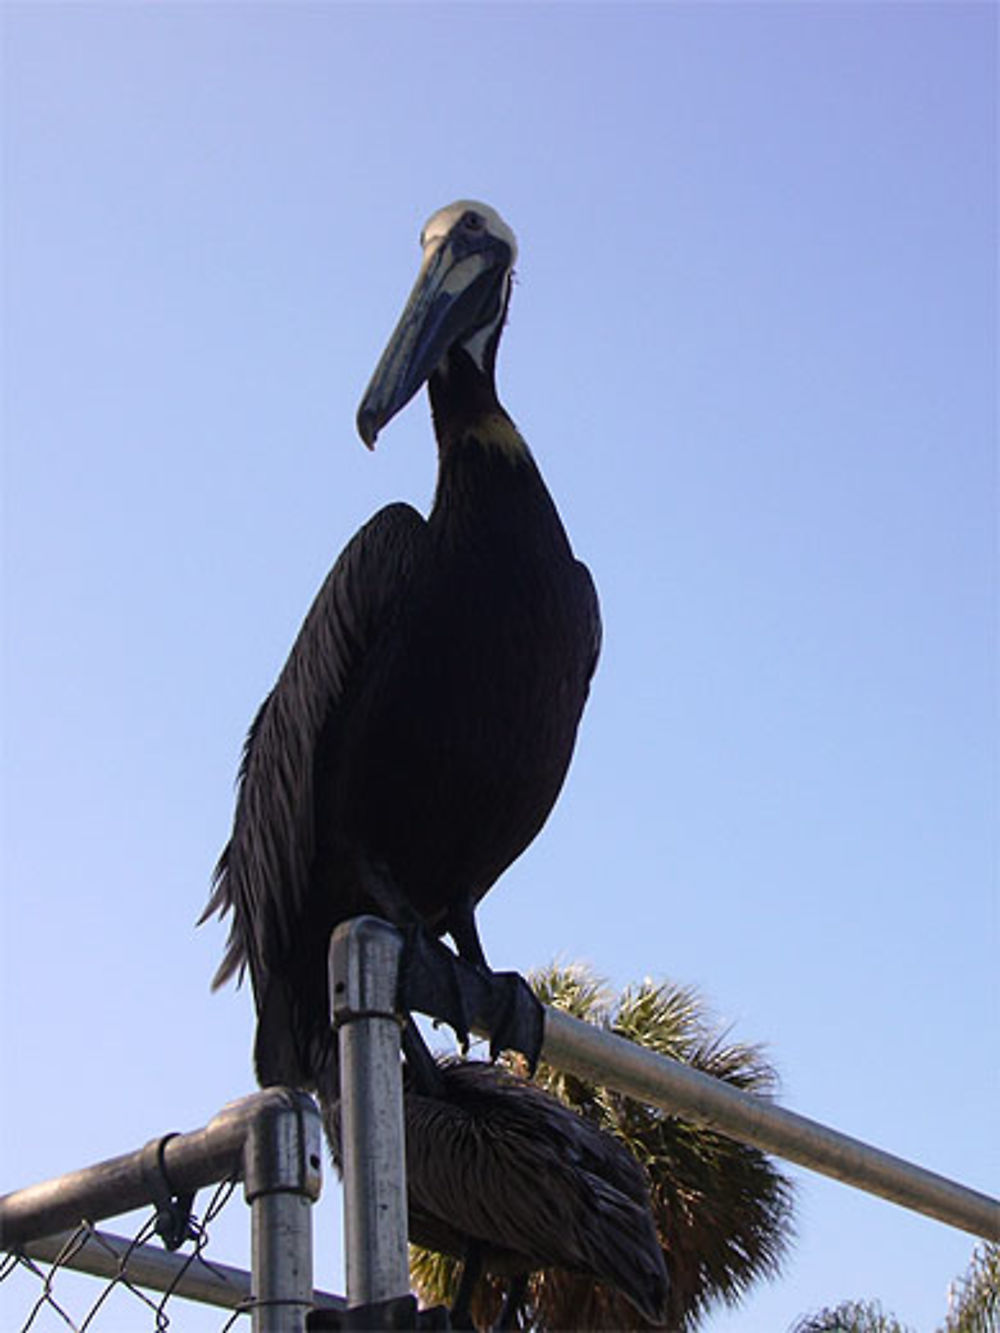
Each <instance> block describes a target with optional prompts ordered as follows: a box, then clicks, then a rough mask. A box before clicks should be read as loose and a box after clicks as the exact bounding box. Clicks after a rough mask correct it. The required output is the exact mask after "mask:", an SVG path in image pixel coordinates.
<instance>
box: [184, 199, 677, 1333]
mask: <svg viewBox="0 0 1000 1333" xmlns="http://www.w3.org/2000/svg"><path fill="white" fill-rule="evenodd" d="M421 243H422V245H423V251H424V258H423V264H422V266H421V269H420V273H419V276H418V278H417V282H416V285H415V287H414V289H413V292H412V294H411V296H410V298H409V301H408V303H407V305H406V307H405V309H404V311H403V314H402V316H401V318H400V320H399V323H398V325H397V327H396V329H395V331H394V333H393V334H392V336H391V338H390V340H389V343H388V346H387V347H386V350H385V352H384V353H383V356H382V359H381V361H380V362H379V365H378V367H377V369H376V371H375V373H374V375H373V377H372V380H371V383H370V384H369V386H368V389H367V391H366V392H365V395H364V398H363V399H362V402H361V406H360V408H359V410H358V430H359V433H360V435H361V437H362V439H363V440H364V442H365V443H366V444H367V445H369V446H372V445H373V444H374V442H375V438H376V436H377V434H378V432H379V431H380V430H381V428H382V427H383V426H384V425H385V424H386V423H387V422H388V421H389V420H390V419H391V418H392V417H393V416H394V415H395V414H396V413H397V412H399V411H400V410H401V409H402V408H403V407H404V406H405V404H406V403H407V402H408V401H409V400H410V398H412V397H413V395H414V394H415V393H416V392H417V391H418V389H419V388H420V387H421V386H422V385H423V384H424V383H427V385H428V388H429V393H430V401H431V409H432V413H433V419H434V429H435V434H436V436H437V444H438V480H437V490H436V494H435V497H434V504H433V507H432V509H431V511H430V514H429V515H428V517H427V518H426V519H425V518H423V517H422V516H421V515H420V514H419V513H417V511H416V510H415V509H412V508H411V507H410V506H408V505H405V504H393V505H389V506H388V507H387V508H385V509H383V510H381V511H380V512H379V513H378V514H376V515H375V517H374V518H372V519H371V520H370V522H368V523H367V524H366V525H365V526H364V527H363V528H362V529H361V531H360V532H359V533H358V534H357V535H356V536H355V537H354V538H353V539H352V541H351V542H350V543H349V544H348V546H347V548H346V549H345V550H344V552H343V554H342V555H341V556H340V557H339V559H338V560H337V562H336V564H335V565H334V567H333V569H332V571H331V572H330V574H329V575H328V577H327V579H326V582H325V583H324V585H323V587H322V588H321V589H320V592H319V595H318V596H317V598H316V600H315V602H314V603H313V606H312V608H311V610H310V611H309V613H308V615H307V617H306V619H305V622H304V624H303V626H302V629H301V631H300V632H299V636H298V638H297V640H296V642H295V644H294V646H293V648H292V651H291V655H290V656H289V659H288V662H287V663H286V665H285V667H284V669H283V671H282V673H281V675H280V677H279V679H278V681H277V684H276V685H275V686H274V689H273V690H272V691H271V693H270V694H269V695H268V697H267V699H266V700H265V701H264V703H263V705H262V706H261V708H260V711H259V712H258V714H257V717H256V718H255V720H254V722H253V724H252V726H251V728H250V733H249V735H248V738H247V742H246V747H245V750H244V755H243V762H242V766H241V770H240V779H239V794H238V798H237V806H236V814H235V818H234V822H233V830H232V835H231V838H230V840H229V844H228V846H227V847H226V848H225V850H224V851H223V853H222V856H221V858H220V860H219V863H218V866H217V869H216V880H215V888H214V892H213V894H212V898H211V901H210V903H209V905H208V908H207V909H206V912H205V915H206V916H207V915H209V914H210V913H211V912H212V911H214V910H218V911H220V912H221V913H223V914H224V913H226V912H231V913H232V918H233V920H232V926H231V931H230V936H229V942H228V947H227V950H226V954H225V957H224V959H223V962H222V965H221V967H220V968H219V971H218V973H217V975H216V977H215V983H214V984H215V985H216V986H218V985H220V984H221V983H222V982H224V981H225V980H226V979H227V978H229V977H230V976H232V975H233V974H234V973H236V972H242V970H243V969H244V968H249V972H250V978H251V982H252V984H253V991H254V999H255V1002H256V1006H257V1016H258V1026H257V1036H256V1041H255V1062H256V1068H257V1075H258V1078H259V1079H260V1081H261V1083H262V1084H265V1085H267V1084H272V1083H285V1084H291V1085H294V1086H298V1087H305V1088H311V1089H316V1090H317V1091H318V1093H319V1095H320V1100H321V1102H322V1104H323V1108H324V1116H325V1120H326V1124H327V1131H328V1137H329V1138H330V1142H331V1147H332V1149H333V1152H334V1156H335V1158H337V1156H338V1154H339V1102H338V1096H339V1088H338V1080H337V1051H336V1044H335V1041H334V1040H333V1038H332V1036H331V1033H330V1024H329V1003H328V994H327V950H328V944H329V939H330V935H331V933H332V931H333V929H334V927H335V926H336V925H338V924H339V923H340V922H342V921H345V920H347V919H349V918H350V917H354V916H357V915H359V914H362V913H366V912H371V913H374V914H375V915H378V916H381V917H383V918H386V919H388V920H390V921H393V922H395V923H396V924H398V925H404V926H410V927H416V928H417V929H426V930H427V931H428V932H430V933H431V934H432V935H433V936H439V935H442V934H449V935H450V936H451V937H452V940H453V942H454V944H455V946H456V948H457V949H458V952H459V954H460V955H461V956H463V957H464V958H465V959H467V960H468V961H469V962H471V963H473V964H475V965H477V966H479V967H483V968H485V966H486V962H485V957H484V954H483V950H482V947H481V944H480V941H479V937H478V933H477V930H476V925H475V915H474V914H475V908H476V905H477V904H478V903H479V901H480V899H481V898H482V897H483V895H484V894H485V893H486V892H487V891H488V890H489V888H490V887H491V886H492V885H493V884H494V882H495V881H496V879H497V878H498V876H499V875H501V874H502V872H503V871H504V870H505V869H506V868H507V866H509V865H510V863H511V862H512V861H513V860H514V859H515V858H516V857H517V856H519V855H520V853H521V852H522V851H523V850H524V849H525V847H527V846H528V844H529V843H530V842H531V840H532V839H533V838H534V837H535V835H536V834H537V833H538V831H539V829H540V828H541V827H542V825H543V824H544V822H545V820H546V818H547V816H548V814H549V811H550V810H551V809H552V806H553V804H554V802H555V800H556V797H557V795H558V793H559V790H560V788H561V786H562V783H563V779H564V777H565V775H566V770H567V766H568V765H569V761H570V757H571V755H572V751H573V746H574V742H575V739H576V732H577V726H578V723H579V721H580V715H581V713H582V711H583V707H584V703H585V701H586V698H587V693H588V690H589V686H590V680H591V677H592V675H593V672H594V668H595V665H596V662H597V656H598V652H599V647H600V614H599V611H598V603H597V595H596V593H595V591H594V585H593V582H592V581H591V578H590V575H589V573H588V572H587V570H586V568H585V567H584V566H583V565H582V564H580V563H579V562H578V561H577V560H576V559H575V558H574V555H573V552H572V550H571V548H570V544H569V541H568V540H567V537H566V533H565V531H564V530H563V525H562V523H561V521H560V519H559V515H558V513H557V511H556V507H555V505H554V504H553V501H552V499H551V497H550V495H549V493H548V491H547V490H546V488H545V484H544V482H543V481H542V477H541V474H540V473H539V470H538V468H537V466H536V464H535V462H534V460H533V458H532V456H531V453H530V451H529V449H528V447H527V445H526V444H525V442H524V440H523V439H522V438H521V436H520V434H519V433H518V431H517V429H516V427H515V426H514V424H513V422H512V421H511V419H510V417H509V416H508V415H507V413H506V412H505V411H504V409H503V408H502V407H501V405H500V402H499V400H498V398H497V392H496V384H495V379H494V370H495V364H496V355H497V347H498V344H499V341H500V334H501V331H502V328H503V325H504V320H505V318H506V314H507V306H508V302H509V300H510V289H511V273H512V269H513V264H514V259H515V256H516V244H515V240H514V236H513V233H512V232H511V231H510V229H509V227H507V225H506V224H505V223H504V222H503V221H502V220H501V219H500V217H499V216H498V215H497V213H496V212H494V210H493V209H491V208H489V207H487V206H486V205H485V204H479V203H473V202H469V201H461V202H459V203H455V204H451V205H450V206H449V207H447V208H443V209H441V210H440V211H439V212H437V213H435V214H434V216H433V217H432V218H431V219H430V221H429V222H428V223H427V225H426V227H425V228H424V231H423V235H422V237H421ZM404 1045H405V1051H406V1058H407V1069H406V1080H407V1082H406V1097H405V1108H406V1110H405V1114H406V1130H407V1159H408V1194H409V1207H410V1221H411V1225H412V1229H413V1236H414V1239H416V1240H418V1241H420V1242H421V1243H422V1244H424V1245H426V1246H429V1247H434V1248H440V1249H443V1250H445V1251H446V1252H448V1253H451V1254H455V1255H458V1256H459V1257H461V1258H463V1259H464V1260H465V1261H466V1265H467V1274H466V1281H465V1284H464V1291H465V1294H464V1296H463V1298H462V1301H464V1303H465V1306H466V1309H467V1301H468V1294H469V1292H470V1290H471V1286H472V1284H474V1282H475V1278H476V1275H477V1274H478V1272H479V1271H480V1270H481V1269H482V1268H486V1269H487V1270H488V1271H499V1272H501V1273H505V1274H508V1275H511V1276H512V1277H514V1278H515V1279H518V1280H523V1279H524V1278H525V1277H526V1275H527V1274H528V1273H530V1272H531V1271H533V1270H535V1269H537V1268H539V1267H547V1266H553V1265H554V1266H558V1267H564V1268H568V1269H570V1270H572V1271H574V1272H584V1273H587V1274H590V1275H592V1276H594V1277H596V1278H597V1279H598V1280H604V1281H608V1282H610V1283H612V1284H614V1285H615V1286H616V1287H618V1288H619V1289H620V1290H621V1291H622V1292H623V1293H624V1294H625V1295H626V1296H627V1297H628V1298H629V1299H630V1300H631V1301H632V1302H633V1303H634V1305H635V1306H636V1308H637V1309H638V1310H640V1311H641V1312H642V1313H643V1314H644V1315H645V1316H646V1317H648V1318H650V1319H654V1320H655V1319H656V1318H657V1317H658V1316H659V1314H660V1312H661V1311H662V1308H663V1303H664V1300H665V1296H666V1281H667V1279H666V1272H665V1269H664V1266H663V1258H662V1254H661V1252H660V1250H659V1247H658V1244H657V1242H656V1236H655V1230H654V1228H653V1223H652V1220H651V1216H650V1213H649V1207H648V1199H647V1197H646V1192H645V1190H646V1187H645V1183H644V1178H643V1175H642V1172H641V1170H640V1168H639V1167H638V1165H637V1164H636V1163H635V1162H634V1160H633V1159H632V1158H631V1157H630V1156H629V1154H628V1152H627V1151H626V1150H625V1149H624V1148H622V1147H621V1146H620V1145H619V1144H618V1143H617V1142H615V1140H614V1139H612V1138H611V1137H610V1136H608V1135H606V1134H604V1133H602V1132H601V1131H600V1130H598V1129H596V1128H594V1127H593V1126H591V1125H590V1124H589V1123H587V1122H586V1121H584V1120H583V1119H582V1118H580V1117H578V1116H576V1115H575V1114H574V1113H573V1112H572V1111H570V1110H568V1109H567V1108H565V1107H563V1106H562V1105H561V1104H560V1103H559V1102H558V1101H556V1100H555V1099H553V1098H552V1097H550V1096H548V1095H547V1094H545V1093H543V1092H541V1091H540V1090H539V1089H537V1088H535V1087H533V1086H532V1085H531V1084H528V1083H525V1082H524V1081H523V1080H516V1079H513V1078H512V1077H511V1076H509V1075H507V1074H505V1073H504V1072H503V1071H502V1070H500V1069H498V1068H495V1067H493V1066H489V1065H482V1064H478V1063H456V1064H446V1065H445V1066H444V1067H438V1066H437V1065H435V1062H434V1061H433V1060H432V1059H431V1058H430V1056H429V1055H428V1053H427V1052H426V1048H425V1047H423V1046H422V1043H421V1042H420V1040H419V1035H418V1034H417V1033H416V1029H415V1028H414V1027H413V1025H412V1024H410V1025H408V1030H407V1034H406V1036H405V1038H404ZM514 1295H515V1296H516V1288H515V1292H514ZM462 1301H460V1303H459V1309H458V1311H457V1316H458V1318H459V1319H460V1320H461V1319H462V1318H464V1317H467V1316H466V1315H464V1314H463V1311H462Z"/></svg>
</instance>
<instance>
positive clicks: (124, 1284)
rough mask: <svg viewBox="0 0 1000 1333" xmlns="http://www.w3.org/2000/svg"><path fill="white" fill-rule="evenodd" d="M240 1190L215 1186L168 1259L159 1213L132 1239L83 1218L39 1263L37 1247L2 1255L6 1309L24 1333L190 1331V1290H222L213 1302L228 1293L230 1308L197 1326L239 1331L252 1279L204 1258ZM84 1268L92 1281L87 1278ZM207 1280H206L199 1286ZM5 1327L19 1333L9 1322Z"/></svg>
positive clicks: (231, 1184) (229, 1184) (229, 1183)
mask: <svg viewBox="0 0 1000 1333" xmlns="http://www.w3.org/2000/svg"><path fill="white" fill-rule="evenodd" d="M235 1188H236V1181H235V1180H234V1179H230V1180H225V1181H223V1182H221V1183H220V1184H219V1185H218V1186H217V1187H216V1188H215V1189H214V1191H213V1192H212V1194H211V1195H210V1197H209V1201H208V1204H207V1206H206V1207H205V1209H204V1211H203V1212H202V1213H201V1215H200V1216H197V1215H194V1214H193V1215H192V1216H191V1218H190V1224H189V1229H188V1238H187V1240H186V1241H185V1243H184V1245H183V1246H181V1247H180V1248H179V1249H178V1250H177V1251H175V1252H174V1254H173V1255H172V1256H169V1257H168V1256H167V1252H166V1251H165V1250H164V1249H163V1248H161V1246H160V1245H159V1243H158V1242H157V1239H156V1237H157V1233H156V1225H157V1212H156V1210H155V1209H154V1210H153V1211H152V1212H151V1214H150V1215H149V1216H148V1217H147V1218H146V1219H145V1220H144V1221H143V1222H142V1224H141V1225H140V1227H139V1229H138V1230H137V1232H136V1233H135V1235H134V1236H133V1237H132V1238H131V1239H127V1238H122V1237H118V1236H111V1235H108V1234H107V1233H105V1232H103V1231H100V1230H98V1229H97V1228H96V1227H94V1226H92V1225H91V1224H90V1223H89V1222H87V1221H81V1222H80V1224H79V1226H78V1227H76V1229H75V1230H73V1231H71V1232H69V1233H65V1234H63V1235H60V1237H59V1241H60V1243H59V1245H58V1249H57V1252H56V1253H55V1254H54V1255H52V1257H51V1258H48V1257H47V1258H45V1259H39V1258H38V1257H34V1256H33V1255H32V1254H31V1253H29V1251H31V1250H35V1252H36V1254H37V1250H38V1247H37V1246H26V1247H25V1248H24V1250H22V1251H19V1252H15V1253H10V1254H6V1255H4V1256H3V1257H2V1258H0V1293H2V1294H3V1295H5V1296H6V1297H8V1299H7V1300H5V1302H4V1304H5V1307H6V1308H8V1309H12V1308H17V1309H18V1310H23V1311H24V1317H23V1321H22V1322H21V1323H20V1324H18V1325H17V1326H16V1327H17V1329H18V1330H19V1333H28V1330H31V1333H48V1331H49V1330H59V1331H60V1333H64V1331H65V1330H73V1333H85V1330H92V1331H93V1333H98V1330H124V1329H129V1330H140V1329H149V1330H151V1333H166V1330H169V1329H172V1328H173V1329H175V1330H176V1329H185V1330H186V1329H187V1328H188V1327H189V1326H190V1312H191V1310H192V1307H191V1305H190V1304H189V1303H188V1302H189V1301H190V1300H191V1299H192V1296H191V1295H190V1294H188V1293H190V1292H191V1291H192V1290H198V1289H199V1288H204V1287H205V1286H207V1285H209V1284H210V1285H211V1286H212V1287H213V1288H216V1289H217V1291H218V1295H217V1296H213V1297H212V1298H211V1299H212V1302H213V1304H217V1303H218V1302H219V1300H220V1299H226V1288H227V1287H228V1288H229V1291H230V1298H229V1299H228V1300H226V1304H227V1305H228V1306H229V1307H230V1308H229V1309H227V1310H219V1311H218V1312H217V1322H215V1321H214V1320H213V1321H212V1322H211V1323H208V1322H204V1321H199V1324H200V1326H201V1327H205V1328H208V1327H214V1328H217V1329H218V1330H219V1333H227V1331H228V1330H230V1329H232V1328H234V1327H239V1326H240V1325H241V1323H242V1321H241V1320H240V1315H241V1314H243V1313H246V1312H247V1311H248V1310H249V1309H250V1306H251V1300H250V1298H249V1290H250V1274H249V1273H246V1272H244V1271H243V1270H240V1269H233V1268H230V1267H229V1266H228V1265H223V1264H219V1263H214V1262H213V1261H212V1260H211V1259H210V1258H209V1257H208V1255H207V1253H206V1251H207V1249H208V1247H209V1243H210V1239H211V1235H210V1230H209V1228H210V1227H211V1225H212V1223H213V1222H214V1221H215V1220H216V1219H217V1218H218V1216H219V1214H220V1213H221V1211H222V1210H223V1208H225V1206H226V1204H227V1203H228V1202H229V1200H230V1199H231V1198H232V1195H233V1191H234V1190H235ZM81 1270H82V1271H83V1272H86V1273H87V1274H88V1276H87V1277H83V1276H82V1275H81ZM151 1271H153V1272H155V1273H158V1274H162V1276H161V1277H158V1278H156V1279H155V1280H156V1283H157V1289H154V1290H153V1292H152V1293H150V1291H149V1290H148V1287H149V1285H150V1283H149V1276H150V1272H151ZM98 1272H100V1274H101V1276H98V1275H97V1273H98ZM206 1276H207V1277H208V1279H209V1280H210V1282H209V1283H205V1282H201V1281H199V1279H203V1278H205V1277H206ZM95 1288H96V1294H95ZM199 1299H204V1297H199ZM180 1302H183V1304H179V1303H180ZM214 1313H215V1312H213V1314H214ZM207 1314H208V1311H206V1315H207ZM9 1317H10V1316H9V1315H8V1316H7V1318H8V1319H9ZM4 1329H5V1333H14V1328H13V1327H8V1325H7V1324H5V1326H4Z"/></svg>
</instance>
